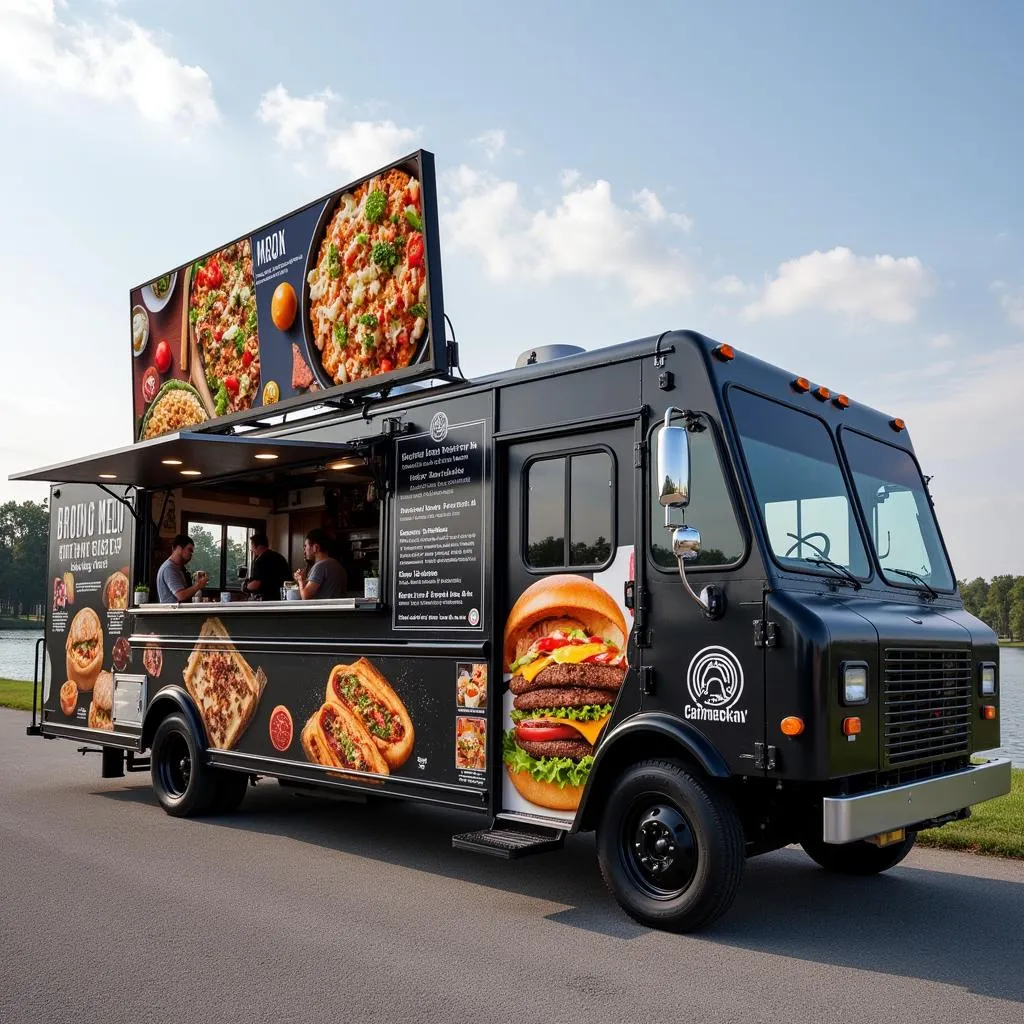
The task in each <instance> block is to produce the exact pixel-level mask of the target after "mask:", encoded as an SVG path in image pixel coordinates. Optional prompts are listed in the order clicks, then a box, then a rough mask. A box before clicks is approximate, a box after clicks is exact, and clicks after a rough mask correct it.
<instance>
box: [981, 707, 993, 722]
mask: <svg viewBox="0 0 1024 1024" xmlns="http://www.w3.org/2000/svg"><path fill="white" fill-rule="evenodd" d="M981 717H982V718H984V719H987V720H988V721H989V722H992V721H994V720H995V717H996V708H995V705H994V704H982V706H981Z"/></svg>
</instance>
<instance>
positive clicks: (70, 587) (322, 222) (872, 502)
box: [16, 151, 1010, 930]
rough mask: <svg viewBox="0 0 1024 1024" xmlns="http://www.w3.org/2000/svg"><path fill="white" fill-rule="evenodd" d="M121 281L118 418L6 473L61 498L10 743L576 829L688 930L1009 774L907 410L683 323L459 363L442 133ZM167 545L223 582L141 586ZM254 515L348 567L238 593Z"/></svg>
mask: <svg viewBox="0 0 1024 1024" xmlns="http://www.w3.org/2000/svg"><path fill="white" fill-rule="evenodd" d="M131 300H132V382H133V384H132V389H133V403H134V407H133V438H134V440H133V443H132V444H131V445H129V446H127V447H125V448H121V449H118V450H116V451H110V452H104V453H102V454H99V455H93V456H88V457H85V458H81V459H75V460H73V461H70V462H67V463H64V464H61V465H57V466H51V467H48V468H46V469H42V470H38V471H34V472H29V473H22V474H20V475H19V476H18V477H16V479H22V480H48V481H51V482H52V484H53V486H52V490H51V506H50V507H51V538H50V565H49V575H50V579H51V580H52V602H51V603H50V605H49V612H48V616H47V623H46V638H45V648H46V649H45V659H44V663H43V666H42V670H41V671H40V672H39V673H38V675H37V680H36V683H37V687H36V689H37V693H38V694H39V704H40V708H39V712H38V715H37V713H36V712H35V711H34V712H33V719H32V725H31V727H30V731H31V732H33V733H36V734H41V735H43V736H46V737H48V738H52V737H62V738H66V739H71V740H74V741H76V742H77V743H79V744H86V745H89V746H91V747H93V748H99V749H101V750H102V755H103V756H102V766H103V774H104V776H108V777H109V776H117V775H120V774H122V773H123V772H124V771H125V770H145V769H148V770H149V771H150V773H151V777H152V784H153V788H154V791H155V793H156V796H157V798H158V800H159V802H160V804H161V805H162V806H163V808H164V809H165V810H166V811H167V812H168V813H169V814H172V815H180V816H188V815H204V814H216V813H228V812H230V811H232V810H234V809H236V808H237V807H238V806H239V804H240V802H241V801H242V800H243V798H244V796H245V793H246V788H247V786H248V785H250V784H254V783H255V782H256V781H257V779H259V778H273V779H277V780H280V782H281V783H282V784H285V785H289V786H294V787H297V788H304V789H307V790H308V789H309V788H311V787H321V788H322V787H326V788H333V789H335V790H347V791H354V792H356V793H362V794H372V795H374V796H388V797H396V798H405V799H411V800H422V801H427V802H431V803H435V804H442V805H447V806H450V807H457V808H463V809H467V810H473V811H476V812H478V813H479V815H480V817H481V828H480V829H479V831H476V832H471V833H467V834H463V835H458V836H455V837H454V839H453V842H454V845H455V846H457V847H460V848H463V849H467V850H475V851H478V852H482V853H488V854H494V855H498V856H504V857H515V856H520V855H523V854H526V853H531V852H539V851H542V850H548V849H552V848H553V847H556V846H558V845H559V844H560V843H561V841H562V840H563V839H564V837H565V835H566V834H568V833H570V832H576V831H590V830H593V831H596V846H597V855H598V860H599V863H600V868H601V871H602V873H603V876H604V878H605V880H606V881H607V884H608V886H609V888H610V890H611V892H612V894H613V895H614V897H615V898H616V900H617V901H618V902H619V903H620V905H621V906H622V908H623V909H624V910H625V911H626V912H627V913H628V914H629V915H631V916H632V917H634V918H635V919H637V920H639V921H641V922H644V923H646V924H648V925H651V926H656V927H662V928H667V929H674V930H690V929H694V928H698V927H700V926H702V925H706V924H708V923H709V922H711V921H712V920H714V919H715V918H716V917H717V916H719V915H720V914H722V913H723V912H724V911H725V910H726V909H727V908H728V907H729V905H730V904H731V902H732V900H733V898H734V896H735V894H736V892H737V889H738V887H739V884H740V880H741V877H742V874H743V867H744V862H745V858H746V857H748V856H752V855H755V854H758V853H762V852H765V851H769V850H773V849H777V848H779V847H782V846H785V845H787V844H791V843H799V844H802V846H803V848H804V849H805V850H806V851H807V853H808V854H809V855H810V856H811V857H812V858H813V859H814V860H815V861H817V862H818V863H819V864H821V865H822V866H823V867H824V868H827V869H829V870H833V871H839V872H846V873H852V874H860V875H866V874H873V873H876V872H881V871H884V870H886V869H887V868H890V867H892V866H893V865H895V864H897V863H899V861H900V860H902V859H903V858H904V857H905V856H906V854H907V853H908V851H909V850H910V849H911V847H912V846H913V844H914V840H915V837H916V834H917V832H919V831H920V830H921V829H926V828H934V827H937V826H941V825H942V824H944V823H945V822H949V821H952V820H955V819H958V818H963V817H966V816H967V815H969V813H970V807H971V805H973V804H976V803H978V802H980V801H983V800H987V799H990V798H992V797H995V796H999V795H1001V794H1004V793H1006V792H1008V791H1009V788H1010V766H1009V763H1008V762H1007V761H1006V760H988V761H980V760H979V759H976V758H972V754H974V753H975V752H977V751H984V750H990V749H992V748H995V747H998V745H999V686H1000V684H999V665H998V649H997V646H996V637H995V636H994V635H993V633H992V631H991V630H990V629H989V628H988V627H987V626H985V625H984V624H983V623H982V622H980V621H978V620H977V619H976V618H974V617H972V616H971V615H969V614H968V613H967V612H966V611H965V610H964V608H963V605H962V603H961V601H960V597H959V594H958V591H957V584H956V579H955V577H954V575H953V571H952V568H951V566H950V562H949V558H948V556H947V553H946V549H945V546H944V544H943V540H942V537H941V534H940V532H939V527H938V524H937V522H936V519H935V514H934V510H933V506H932V501H931V498H930V496H929V493H928V488H927V478H925V477H923V476H922V473H921V469H920V467H919V466H918V462H917V459H916V457H915V455H914V449H913V446H912V445H911V442H910V438H909V434H908V432H907V430H906V427H905V425H904V423H903V422H902V421H901V420H899V419H897V418H893V417H890V416H887V415H883V414H881V413H879V412H876V411H874V410H873V409H870V408H867V407H866V406H863V405H860V404H858V403H857V402H855V401H853V400H851V399H849V398H847V396H845V395H842V394H834V393H832V392H831V391H829V390H828V389H827V388H826V387H824V386H821V385H819V384H816V383H813V382H811V381H809V380H806V379H804V378H803V377H800V376H798V375H795V374H792V373H788V372H785V371H783V370H781V369H779V368H777V367H774V366H770V365H768V364H766V363H764V362H761V361H759V360H758V359H755V358H752V357H750V356H746V355H743V354H741V353H740V352H737V351H734V350H733V348H732V347H730V346H729V345H726V344H718V343H716V342H714V341H712V340H710V339H708V338H706V337H703V336H702V335H700V334H697V333H693V332H690V331H670V332H666V333H665V334H662V335H660V336H658V337H650V338H643V339H641V340H638V341H633V342H630V343H628V344H622V345H617V346H614V347H610V348H605V349H602V350H599V351H593V352H581V351H579V350H576V351H574V352H572V353H571V354H566V352H565V347H561V348H559V347H554V348H552V349H550V350H546V349H543V348H538V349H536V350H533V351H530V352H528V353H526V354H524V356H523V357H521V359H520V364H521V365H518V366H517V367H515V368H513V369H510V370H508V371H507V372H503V373H498V374H496V375H494V376H490V377H487V378H485V379H481V380H475V381H467V380H464V379H461V378H460V377H458V376H456V375H455V370H456V369H457V349H456V348H455V346H454V344H453V342H451V341H448V340H446V334H445V319H444V314H443V309H442V305H441V303H442V295H441V280H440V260H439V252H438V243H437V206H436V198H435V187H434V168H433V158H432V156H431V155H430V154H429V153H425V152H423V151H420V152H418V153H416V154H413V155H412V156H410V157H409V158H407V159H405V160H402V161H399V162H398V163H396V164H394V165H392V166H390V167H388V168H385V169H383V170H381V171H378V172H376V173H375V174H373V175H370V176H369V177H368V178H366V179H363V180H362V181H359V182H356V183H354V184H353V185H350V186H346V188H344V189H341V190H339V191H338V192H336V193H334V194H332V195H330V196H328V197H326V198H325V199H322V200H319V201H317V202H316V203H313V204H311V205H310V206H308V207H305V208H303V209H302V210H299V211H297V212H296V213H294V214H292V215H290V216H289V217H287V218H285V219H284V220H282V221H278V222H276V223H275V224H272V225H270V226H268V227H266V228H264V229H261V230H260V231H258V232H255V233H254V234H253V235H251V236H249V237H246V238H243V239H239V240H237V241H235V242H233V243H231V244H230V245H228V246H225V247H224V248H223V249H221V250H218V251H217V252H215V253H211V254H208V255H207V256H205V257H203V258H202V259H200V260H197V261H196V262H194V263H193V264H191V265H188V266H185V267H180V268H178V269H177V270H175V271H174V272H172V273H170V274H167V275H165V276H163V277H161V278H159V279H158V280H156V281H152V282H149V283H147V284H146V285H144V286H142V287H141V288H137V289H135V290H134V291H133V292H132V296H131ZM549 356H554V357H555V358H548V357H549ZM427 378H430V384H431V385H433V386H428V384H427ZM311 532H313V536H314V537H316V538H319V541H320V543H318V544H317V545H316V546H315V547H310V546H309V545H307V544H305V543H304V542H305V540H306V538H307V536H308V535H309V534H310V533H311ZM182 534H183V535H186V536H188V537H189V538H190V539H191V543H192V544H194V551H195V553H194V554H193V555H192V560H191V561H190V562H188V563H186V564H184V565H183V566H182V568H183V569H185V570H190V569H196V568H201V569H203V570H204V571H205V572H206V573H207V580H206V584H205V586H204V587H202V588H200V589H197V590H196V592H195V595H194V597H192V598H191V599H190V600H188V601H181V602H176V603H159V602H158V600H157V590H156V578H157V575H158V573H159V571H160V567H161V565H162V564H163V563H164V562H165V560H166V559H167V558H168V557H169V556H171V555H172V554H173V544H174V538H175V537H176V536H177V535H182ZM260 535H265V536H266V539H267V540H268V541H269V546H270V548H272V549H274V550H276V551H278V552H280V553H281V554H282V555H283V556H284V557H285V559H286V560H287V562H288V567H289V569H301V568H302V567H303V566H304V565H305V564H306V563H305V558H306V556H308V555H310V553H312V554H313V555H314V557H315V559H316V560H318V561H319V560H323V559H324V558H325V557H328V556H329V557H330V558H331V559H333V560H334V563H336V565H337V566H340V574H341V578H342V579H343V584H341V585H340V586H337V587H336V589H335V590H334V593H333V596H331V597H327V598H322V599H316V598H314V599H311V600H307V599H303V598H302V596H301V591H300V590H299V589H298V588H297V586H295V585H290V584H292V581H291V580H290V579H289V580H286V581H285V582H284V585H283V586H281V588H280V589H279V590H277V589H276V588H275V592H269V593H259V592H258V591H257V592H256V593H253V588H251V587H250V586H249V584H250V583H251V582H252V576H251V574H250V566H251V563H250V552H251V547H252V545H251V543H250V542H251V540H252V538H253V536H256V537H257V539H261V536H260ZM185 550H186V549H185V548H178V549H177V551H178V556H177V557H178V560H179V562H180V561H181V559H182V557H183V552H184V551H185ZM187 550H188V551H191V550H192V549H191V548H188V549H187ZM311 571H312V570H311ZM334 571H335V573H336V574H337V573H338V571H339V570H338V569H335V570H334ZM334 578H335V581H336V582H337V576H335V577H334ZM199 580H200V582H201V581H202V578H199ZM321 597H322V595H321Z"/></svg>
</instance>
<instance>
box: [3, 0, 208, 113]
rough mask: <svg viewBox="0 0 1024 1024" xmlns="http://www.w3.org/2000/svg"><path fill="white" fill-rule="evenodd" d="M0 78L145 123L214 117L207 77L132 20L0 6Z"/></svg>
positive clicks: (17, 1) (8, 1)
mask: <svg viewBox="0 0 1024 1024" xmlns="http://www.w3.org/2000/svg"><path fill="white" fill-rule="evenodd" d="M0 73H6V74H8V75H10V76H13V77H14V78H17V79H20V80H21V81H23V82H28V83H31V84H33V85H35V86H39V87H42V88H44V89H54V90H63V91H65V92H70V93H75V94H78V95H81V96H86V97H89V98H92V99H98V100H103V101H105V102H109V103H113V102H117V101H125V100H127V101H129V102H131V103H133V104H134V105H135V107H136V108H137V110H138V112H139V113H140V114H141V115H142V116H143V117H144V118H146V119H147V120H149V121H154V122H158V123H167V122H180V123H184V124H192V125H204V124H211V123H214V122H216V121H217V120H218V118H219V114H218V111H217V105H216V103H215V102H214V99H213V86H212V84H211V82H210V77H209V75H207V73H206V72H205V71H204V70H203V69H202V68H200V67H195V66H191V65H186V64H182V63H181V61H179V60H178V59H177V58H176V57H174V56H172V55H171V54H169V53H167V52H166V50H164V49H163V47H162V46H161V45H160V42H158V40H157V39H156V37H155V36H154V34H153V33H151V32H149V31H148V30H147V29H144V28H142V27H141V26H140V25H138V24H136V23H135V22H134V21H130V20H127V19H125V18H121V17H116V16H113V17H107V18H106V19H105V20H104V21H103V23H102V24H99V23H91V22H87V21H77V22H70V21H63V20H61V18H60V17H59V15H58V11H57V8H56V6H55V5H54V3H53V0H4V2H3V3H2V4H0Z"/></svg>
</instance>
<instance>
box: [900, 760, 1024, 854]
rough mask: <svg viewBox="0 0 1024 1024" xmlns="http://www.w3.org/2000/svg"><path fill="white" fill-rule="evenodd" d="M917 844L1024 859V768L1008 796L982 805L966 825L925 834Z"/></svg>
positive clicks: (1015, 774)
mask: <svg viewBox="0 0 1024 1024" xmlns="http://www.w3.org/2000/svg"><path fill="white" fill-rule="evenodd" d="M917 841H918V843H920V844H921V845H922V846H935V847H939V848H941V849H944V850H966V851H968V852H970V853H990V854H994V855H995V856H997V857H1017V858H1024V768H1014V769H1013V789H1012V790H1011V791H1010V792H1009V793H1007V795H1006V796H1001V797H999V798H997V799H996V800H988V801H986V802H985V803H983V804H978V805H977V806H976V807H975V808H974V812H973V814H972V815H971V817H969V818H968V819H967V820H966V821H954V822H951V823H950V824H949V825H943V826H942V828H933V829H928V831H927V832H921V833H920V834H919V835H918V837H917Z"/></svg>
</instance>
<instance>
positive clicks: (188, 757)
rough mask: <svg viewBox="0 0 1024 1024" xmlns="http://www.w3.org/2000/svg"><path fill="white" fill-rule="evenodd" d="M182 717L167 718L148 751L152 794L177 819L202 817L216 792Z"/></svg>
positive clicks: (208, 771) (193, 737)
mask: <svg viewBox="0 0 1024 1024" xmlns="http://www.w3.org/2000/svg"><path fill="white" fill-rule="evenodd" d="M202 755H203V752H202V750H201V749H200V747H199V744H198V743H197V742H196V737H195V733H194V732H193V731H192V729H191V727H190V726H189V724H188V722H187V721H186V720H185V718H184V716H183V715H168V716H167V717H166V718H165V719H164V720H163V721H162V722H161V723H160V724H159V725H158V726H157V729H156V734H155V735H154V737H153V747H152V750H151V751H150V756H149V763H150V775H151V777H152V780H153V792H154V793H156V798H157V800H159V801H160V806H161V807H163V809H164V810H165V811H166V812H167V813H168V814H171V815H173V816H174V817H176V818H190V817H193V816H194V815H197V814H205V813H206V812H207V811H208V810H209V809H210V807H211V805H212V803H213V800H214V797H215V796H216V793H217V786H216V779H215V778H214V776H213V774H212V770H211V769H210V768H209V767H208V766H207V765H205V764H204V763H203V756H202Z"/></svg>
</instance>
